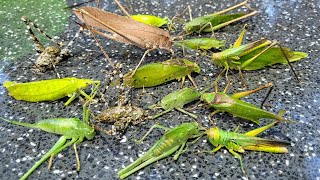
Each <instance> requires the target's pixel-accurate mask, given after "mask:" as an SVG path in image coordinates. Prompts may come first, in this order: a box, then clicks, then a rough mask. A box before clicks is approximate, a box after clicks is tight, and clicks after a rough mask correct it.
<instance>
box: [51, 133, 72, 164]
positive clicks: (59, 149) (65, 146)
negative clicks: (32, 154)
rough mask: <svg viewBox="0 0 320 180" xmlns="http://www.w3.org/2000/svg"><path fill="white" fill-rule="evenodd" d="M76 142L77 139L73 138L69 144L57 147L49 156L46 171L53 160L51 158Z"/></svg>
mask: <svg viewBox="0 0 320 180" xmlns="http://www.w3.org/2000/svg"><path fill="white" fill-rule="evenodd" d="M77 140H78V138H77V137H74V138H72V139H71V141H70V142H68V143H66V144H64V145H63V146H62V147H59V148H57V149H55V150H54V151H53V152H52V153H51V156H50V160H49V163H48V170H50V168H51V166H52V160H53V157H54V156H55V155H56V154H58V153H59V152H60V151H62V150H64V149H65V148H67V147H68V146H71V145H72V144H73V143H75V142H76V141H77Z"/></svg>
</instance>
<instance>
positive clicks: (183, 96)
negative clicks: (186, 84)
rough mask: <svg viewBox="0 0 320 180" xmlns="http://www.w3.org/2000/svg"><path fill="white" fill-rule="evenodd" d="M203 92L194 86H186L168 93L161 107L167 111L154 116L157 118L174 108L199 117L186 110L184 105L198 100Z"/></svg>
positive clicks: (193, 116) (161, 102)
mask: <svg viewBox="0 0 320 180" xmlns="http://www.w3.org/2000/svg"><path fill="white" fill-rule="evenodd" d="M200 96H201V93H200V92H199V91H197V90H195V89H192V88H184V89H181V90H178V91H175V92H172V93H170V94H168V95H166V96H165V97H164V98H163V99H162V100H161V101H160V104H159V105H160V107H161V108H162V109H164V110H165V111H163V112H161V113H159V114H157V115H155V116H153V117H152V118H153V119H155V118H157V117H159V116H161V115H163V114H165V113H167V112H169V111H172V110H173V109H177V110H178V111H181V112H183V113H185V114H187V115H189V116H191V117H192V118H195V119H196V118H197V116H196V115H194V114H192V113H190V112H188V111H186V110H184V109H183V106H184V105H186V104H188V103H191V102H193V101H196V100H198V99H199V98H200ZM154 106H157V105H153V106H150V107H151V108H152V107H154Z"/></svg>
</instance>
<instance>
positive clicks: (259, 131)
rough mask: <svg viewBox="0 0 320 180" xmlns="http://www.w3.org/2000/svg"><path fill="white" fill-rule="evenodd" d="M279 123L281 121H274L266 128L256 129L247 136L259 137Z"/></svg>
mask: <svg viewBox="0 0 320 180" xmlns="http://www.w3.org/2000/svg"><path fill="white" fill-rule="evenodd" d="M278 123H279V121H274V122H272V123H270V124H268V125H266V126H262V127H260V128H257V129H254V130H251V131H248V132H247V133H245V135H247V136H257V135H258V134H260V133H262V132H264V131H266V130H267V129H269V128H271V127H273V126H275V125H277V124H278Z"/></svg>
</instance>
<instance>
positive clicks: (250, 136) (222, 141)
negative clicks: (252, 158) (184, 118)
mask: <svg viewBox="0 0 320 180" xmlns="http://www.w3.org/2000/svg"><path fill="white" fill-rule="evenodd" d="M277 123H278V122H273V123H270V124H268V125H266V126H263V127H261V128H257V129H255V130H252V131H249V132H247V133H245V134H240V133H237V132H229V131H224V130H221V129H219V128H218V127H214V128H210V129H208V130H207V131H206V134H207V135H208V139H209V141H210V143H211V144H212V145H214V146H215V147H216V148H215V149H214V150H212V152H216V151H218V150H219V149H220V148H222V147H226V148H227V149H228V150H229V152H230V153H231V154H233V155H234V156H236V157H237V158H238V159H239V161H240V165H241V170H242V171H243V173H244V174H246V173H245V171H244V168H243V164H242V159H241V156H240V155H239V154H238V153H237V152H239V153H244V152H245V150H253V151H263V152H270V153H288V149H287V148H286V146H289V145H290V143H289V142H286V141H279V140H269V139H264V138H259V137H255V136H256V135H258V134H260V133H261V132H263V131H265V130H267V129H269V128H271V127H273V126H274V125H276V124H277Z"/></svg>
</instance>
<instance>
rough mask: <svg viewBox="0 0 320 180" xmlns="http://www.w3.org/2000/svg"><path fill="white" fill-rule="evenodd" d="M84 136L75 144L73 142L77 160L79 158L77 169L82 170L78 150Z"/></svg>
mask: <svg viewBox="0 0 320 180" xmlns="http://www.w3.org/2000/svg"><path fill="white" fill-rule="evenodd" d="M82 141H83V138H79V139H78V140H77V141H76V142H75V143H74V144H73V149H74V153H75V155H76V160H77V171H80V159H79V155H78V151H77V144H78V143H80V142H82Z"/></svg>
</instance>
